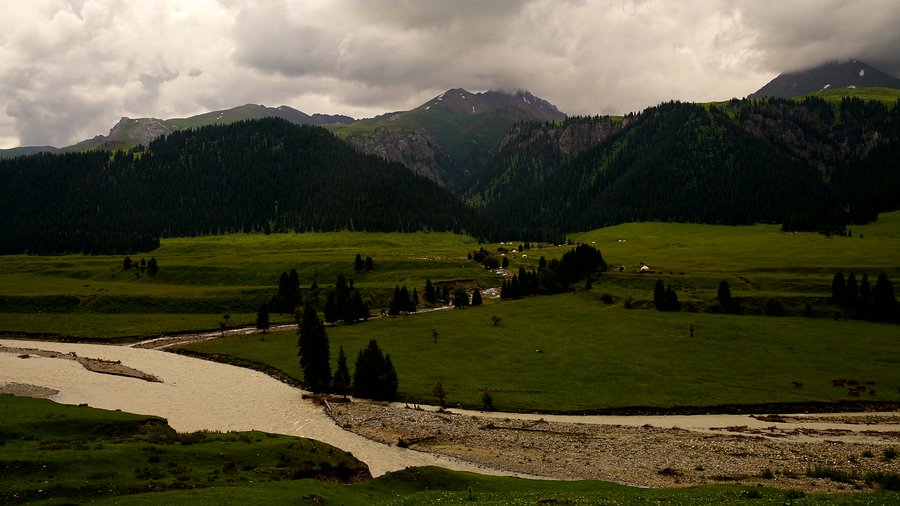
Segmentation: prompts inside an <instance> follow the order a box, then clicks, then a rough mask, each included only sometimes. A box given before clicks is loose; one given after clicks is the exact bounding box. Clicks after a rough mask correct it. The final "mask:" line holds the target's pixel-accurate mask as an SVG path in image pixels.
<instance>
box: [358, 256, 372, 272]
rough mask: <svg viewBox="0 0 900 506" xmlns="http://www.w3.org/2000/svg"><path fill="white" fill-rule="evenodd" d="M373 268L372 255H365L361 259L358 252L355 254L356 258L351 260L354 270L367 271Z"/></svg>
mask: <svg viewBox="0 0 900 506" xmlns="http://www.w3.org/2000/svg"><path fill="white" fill-rule="evenodd" d="M374 269H375V264H374V263H373V262H372V257H368V256H367V257H366V259H365V260H363V259H362V255H360V254H359V253H357V254H356V258H355V259H354V260H353V270H355V271H356V272H369V271H371V270H374Z"/></svg>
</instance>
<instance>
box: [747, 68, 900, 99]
mask: <svg viewBox="0 0 900 506" xmlns="http://www.w3.org/2000/svg"><path fill="white" fill-rule="evenodd" d="M837 88H850V89H853V88H900V79H898V78H896V77H894V76H892V75H889V74H886V73H884V72H882V71H880V70H878V69H876V68H874V67H871V66H869V65H867V64H866V63H864V62H861V61H859V60H849V61H845V62H828V63H825V64H823V65H818V66H816V67H813V68H811V69H807V70H802V71H798V72H785V73H783V74H780V75H779V76H778V77H776V78H775V79H772V80H771V81H769V82H768V83H767V84H766V85H765V86H763V87H762V88H760V89H759V90H757V91H755V92H753V93H751V94H749V95H747V98H763V97H774V98H791V97H799V96H803V95H809V94H810V93H815V92H817V91H826V90H829V89H837Z"/></svg>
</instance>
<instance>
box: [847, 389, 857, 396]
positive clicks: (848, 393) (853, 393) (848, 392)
mask: <svg viewBox="0 0 900 506" xmlns="http://www.w3.org/2000/svg"><path fill="white" fill-rule="evenodd" d="M859 391H860V390H859V388H851V389H850V390H847V395H849V396H850V397H859Z"/></svg>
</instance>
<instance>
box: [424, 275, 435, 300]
mask: <svg viewBox="0 0 900 506" xmlns="http://www.w3.org/2000/svg"><path fill="white" fill-rule="evenodd" d="M422 296H423V297H424V298H425V302H427V303H429V304H436V303H437V293H435V291H434V285H432V284H431V278H428V279H426V280H425V293H424V294H422Z"/></svg>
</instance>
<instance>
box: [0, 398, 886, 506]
mask: <svg viewBox="0 0 900 506" xmlns="http://www.w3.org/2000/svg"><path fill="white" fill-rule="evenodd" d="M0 415H2V416H0V432H2V434H3V446H2V447H3V452H2V453H0V469H2V470H3V472H2V473H0V500H2V501H3V503H4V504H22V503H37V504H62V503H86V502H91V503H94V504H153V505H156V504H173V505H177V504H188V505H196V504H297V503H298V502H301V503H305V504H345V505H371V504H399V505H403V504H436V503H440V504H511V505H512V504H522V505H526V504H596V503H598V502H599V503H604V504H645V503H647V502H654V503H655V502H660V501H662V502H672V503H677V504H742V503H745V501H747V500H748V499H753V503H754V504H782V503H783V502H784V501H785V500H794V499H798V498H804V499H805V501H812V502H814V503H815V504H859V503H861V502H865V501H869V502H875V503H884V504H887V503H892V502H896V501H897V500H898V499H900V497H898V496H897V494H896V493H853V494H829V495H827V496H826V495H810V496H806V495H805V494H803V493H800V492H797V491H783V490H776V489H770V488H764V487H752V488H751V487H746V486H739V485H715V486H703V487H693V488H676V489H640V488H633V487H626V486H622V485H616V484H611V483H605V482H597V481H575V482H558V481H543V480H540V481H533V480H523V479H518V478H499V477H490V476H482V475H476V474H472V473H462V472H454V471H447V470H444V469H439V468H432V467H426V468H410V469H405V470H403V471H399V472H396V473H390V474H387V475H385V476H382V477H380V478H378V479H374V480H372V479H362V478H364V476H365V474H367V472H366V471H365V468H364V467H362V466H361V464H360V463H359V462H358V461H356V460H355V459H354V458H352V457H351V456H350V455H348V454H346V453H344V452H341V451H339V450H337V449H335V448H332V447H330V446H328V445H324V444H322V443H317V442H315V441H310V440H306V439H300V438H292V437H286V436H276V435H272V434H265V433H261V432H241V433H227V434H215V433H203V432H200V433H193V434H175V433H174V432H173V431H171V429H169V428H168V427H167V426H166V425H165V423H164V421H163V420H160V419H158V418H154V417H146V416H142V415H131V414H127V413H118V412H111V411H104V410H98V409H93V408H88V407H75V406H61V405H57V404H55V403H53V402H50V401H46V400H34V399H26V398H16V397H11V396H8V395H3V396H0ZM361 479H362V480H361ZM360 480H361V481H360ZM347 482H355V483H352V484H347ZM798 504H799V502H798Z"/></svg>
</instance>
